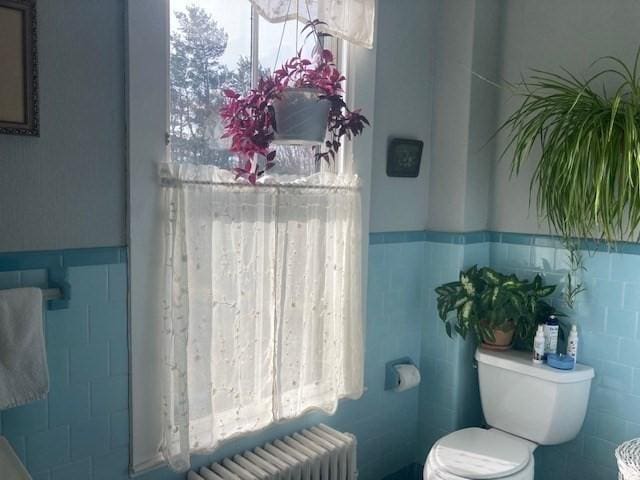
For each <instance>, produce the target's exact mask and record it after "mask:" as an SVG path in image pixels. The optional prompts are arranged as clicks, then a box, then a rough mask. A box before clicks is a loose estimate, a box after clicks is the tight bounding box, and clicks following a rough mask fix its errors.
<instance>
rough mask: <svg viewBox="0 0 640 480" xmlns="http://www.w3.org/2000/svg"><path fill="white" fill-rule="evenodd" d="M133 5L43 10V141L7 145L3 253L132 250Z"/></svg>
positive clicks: (3, 153)
mask: <svg viewBox="0 0 640 480" xmlns="http://www.w3.org/2000/svg"><path fill="white" fill-rule="evenodd" d="M123 5H124V2H123V0H111V1H107V2H105V1H101V0H65V1H64V2H53V1H43V2H38V18H39V25H38V37H39V38H38V48H39V52H38V53H39V73H40V132H41V133H40V137H39V138H27V137H20V136H10V135H2V136H0V169H1V172H2V173H1V174H0V205H1V207H0V226H2V228H0V252H7V251H16V250H43V249H60V248H79V247H96V246H113V245H124V243H125V149H124V136H125V126H124V106H125V105H124V31H123V26H124V23H123V22H124V10H123Z"/></svg>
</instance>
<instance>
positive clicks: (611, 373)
mask: <svg viewBox="0 0 640 480" xmlns="http://www.w3.org/2000/svg"><path fill="white" fill-rule="evenodd" d="M516 239H517V241H512V240H514V237H513V236H512V237H509V236H507V235H502V238H501V239H500V241H499V242H496V243H493V244H492V245H491V265H492V266H493V268H496V269H498V270H501V271H512V272H516V273H517V274H518V275H522V276H524V277H531V276H533V275H535V274H536V273H540V274H541V275H543V276H545V277H546V279H547V281H548V282H549V283H561V282H562V281H563V278H564V274H565V273H566V271H567V252H566V251H565V250H564V249H563V248H562V247H561V246H560V245H559V243H558V242H557V241H554V239H547V240H546V241H542V239H540V238H538V237H533V236H521V235H519V236H516ZM590 247H592V249H591V250H589V251H585V252H584V258H585V266H586V269H587V270H586V272H585V273H584V281H585V283H586V285H587V288H588V290H587V291H586V292H585V293H584V294H582V295H581V296H580V297H579V300H578V305H577V306H576V309H575V311H574V312H567V314H568V320H569V321H571V322H573V323H576V324H577V325H578V330H579V334H580V340H581V342H580V349H579V352H578V354H579V361H580V362H582V363H585V364H587V365H591V366H593V367H594V369H595V372H596V378H595V379H594V381H593V384H592V387H591V398H590V402H589V408H588V411H587V417H586V419H585V424H584V427H583V429H582V431H581V432H580V434H579V435H578V437H577V438H576V439H575V440H574V441H572V442H570V443H568V444H565V445H560V446H555V447H541V448H538V449H537V450H536V453H535V455H536V462H537V463H536V479H539V480H546V479H555V478H565V479H576V480H577V479H587V480H591V479H593V480H600V479H614V478H617V476H616V475H617V474H616V471H617V470H616V462H615V457H614V449H615V447H616V446H617V445H618V444H620V443H621V442H623V441H625V440H628V439H631V438H635V437H637V436H638V435H640V424H639V422H640V388H638V387H640V385H638V382H639V381H640V369H639V368H638V367H640V343H639V342H638V313H639V312H640V304H639V303H638V300H637V299H638V298H640V297H638V294H640V268H638V267H640V255H638V253H640V252H639V251H638V248H637V246H631V245H628V246H625V247H624V250H625V251H627V252H629V253H616V252H615V251H608V250H607V249H605V248H604V247H602V246H599V249H598V250H595V248H597V247H598V246H597V245H595V244H591V245H590ZM556 305H557V306H558V307H560V308H562V306H563V305H562V302H560V301H559V300H558V301H556ZM634 382H635V383H634Z"/></svg>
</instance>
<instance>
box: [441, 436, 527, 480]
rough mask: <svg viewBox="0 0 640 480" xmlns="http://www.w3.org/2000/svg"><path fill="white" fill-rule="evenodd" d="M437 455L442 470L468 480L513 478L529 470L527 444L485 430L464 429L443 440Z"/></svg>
mask: <svg viewBox="0 0 640 480" xmlns="http://www.w3.org/2000/svg"><path fill="white" fill-rule="evenodd" d="M434 453H435V456H436V461H437V463H438V464H439V465H440V467H441V468H442V469H444V470H446V471H448V472H449V473H452V474H454V475H457V476H459V477H463V478H469V479H483V478H484V479H486V478H501V477H506V476H507V475H512V474H514V473H516V472H519V471H520V470H522V469H523V468H524V467H526V466H527V464H528V463H529V457H530V456H531V453H530V452H529V449H528V448H527V447H526V445H525V443H524V442H520V441H519V440H518V439H516V438H514V437H512V436H510V435H507V434H504V433H502V432H499V431H496V430H484V429H482V428H465V429H464V430H458V431H457V432H453V433H450V434H449V435H447V436H445V437H442V438H441V439H440V440H439V441H438V443H437V444H436V446H435V452H434Z"/></svg>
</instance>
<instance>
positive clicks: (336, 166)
mask: <svg viewBox="0 0 640 480" xmlns="http://www.w3.org/2000/svg"><path fill="white" fill-rule="evenodd" d="M165 1H166V2H167V5H168V7H167V8H168V11H169V13H168V15H169V19H168V22H169V32H170V31H171V21H172V15H173V12H172V10H171V0H165ZM263 20H264V19H263ZM264 21H267V20H264ZM287 22H300V23H301V22H302V21H300V20H287ZM285 23H286V22H285ZM283 28H284V24H283ZM300 30H301V29H300V27H299V25H297V28H296V32H297V34H298V35H299V34H300ZM249 33H250V36H251V39H250V42H249V44H250V53H249V60H250V61H251V88H255V87H256V86H257V84H258V81H259V79H260V60H259V58H260V14H259V12H258V9H257V8H256V7H255V5H253V4H251V13H250V28H249ZM169 38H170V37H169ZM169 42H170V40H169ZM320 43H321V45H322V46H323V48H326V49H328V50H330V51H331V53H333V57H334V63H335V65H336V66H337V68H338V70H340V71H343V69H344V67H345V63H346V58H347V52H346V50H347V46H346V42H344V41H343V40H341V39H339V38H337V37H333V36H331V37H326V38H321V39H320ZM167 51H168V55H169V58H170V57H171V45H170V43H169V44H168V45H167ZM284 60H285V58H278V59H277V61H278V62H281V61H284ZM169 64H170V60H169ZM169 71H170V65H169V68H168V72H169ZM347 78H348V77H347ZM343 85H344V95H343V97H344V99H345V101H347V102H348V97H349V95H348V93H349V86H348V82H347V80H345V81H344V82H343ZM169 88H171V83H170V80H169ZM166 123H167V127H166V134H165V138H166V145H167V148H168V150H169V153H171V94H170V93H169V101H168V108H167V122H166ZM346 143H347V142H346V141H343V148H341V149H340V150H339V151H338V152H337V155H336V157H335V159H334V161H333V163H332V165H330V166H329V167H327V165H326V162H322V163H321V164H320V165H319V166H317V168H318V169H317V170H316V171H317V172H318V171H324V170H326V169H327V168H328V169H329V170H330V171H334V172H341V171H342V170H343V168H344V164H345V151H346V150H347V148H346V147H347V146H346ZM169 158H170V156H169Z"/></svg>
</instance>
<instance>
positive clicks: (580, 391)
mask: <svg viewBox="0 0 640 480" xmlns="http://www.w3.org/2000/svg"><path fill="white" fill-rule="evenodd" d="M475 358H476V361H477V362H478V383H479V385H480V399H481V402H482V410H483V412H484V416H485V418H486V421H487V424H488V425H489V428H486V429H484V428H475V427H474V428H464V429H462V430H457V431H455V432H452V433H450V434H448V435H445V436H444V437H442V438H440V439H439V440H438V441H437V442H436V443H435V444H434V445H433V447H432V448H431V450H430V451H429V454H428V456H427V459H426V461H425V466H424V473H423V477H424V480H481V479H487V480H488V479H501V480H533V478H534V466H535V461H534V458H533V452H534V450H535V449H536V447H537V446H538V445H557V444H560V443H564V442H568V441H569V440H572V439H574V438H575V437H576V435H577V434H578V432H579V431H580V428H582V423H583V421H584V417H585V414H586V411H587V404H588V401H589V390H590V388H591V380H592V379H593V377H594V373H593V369H592V368H591V367H588V366H585V365H580V364H576V366H575V368H574V369H573V370H571V371H562V370H555V369H553V368H551V367H549V366H548V365H534V364H532V362H531V358H530V354H529V353H527V352H517V351H507V352H496V351H489V350H483V349H478V350H477V351H476V355H475Z"/></svg>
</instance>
